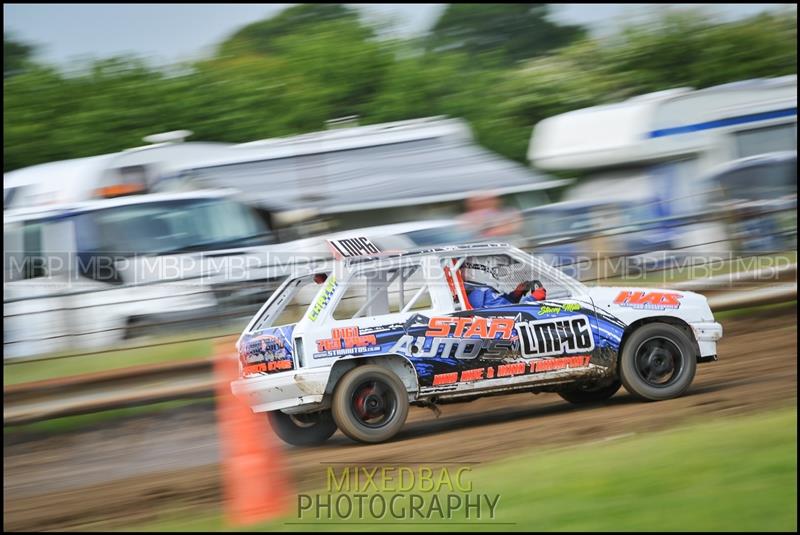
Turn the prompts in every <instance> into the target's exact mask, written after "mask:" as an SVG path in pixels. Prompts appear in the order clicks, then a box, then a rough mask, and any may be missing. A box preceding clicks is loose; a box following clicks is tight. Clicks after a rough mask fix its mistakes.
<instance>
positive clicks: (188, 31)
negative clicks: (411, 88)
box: [3, 3, 797, 65]
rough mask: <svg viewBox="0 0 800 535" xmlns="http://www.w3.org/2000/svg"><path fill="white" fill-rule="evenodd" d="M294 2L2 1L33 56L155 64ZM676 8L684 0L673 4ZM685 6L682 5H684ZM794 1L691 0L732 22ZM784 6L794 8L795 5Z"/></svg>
mask: <svg viewBox="0 0 800 535" xmlns="http://www.w3.org/2000/svg"><path fill="white" fill-rule="evenodd" d="M291 5H292V4H13V3H12V4H4V5H3V15H4V17H3V31H4V32H10V33H12V34H13V35H14V36H16V37H17V38H18V39H21V40H23V41H25V42H29V43H33V44H35V45H37V46H38V50H37V54H38V58H39V59H41V60H44V61H46V62H48V63H55V64H59V65H68V64H69V63H70V62H73V61H81V60H84V59H87V58H101V57H109V56H114V55H121V54H129V53H133V54H136V55H139V56H146V57H148V58H150V59H151V60H153V61H154V62H156V63H161V64H167V63H173V62H178V61H185V60H192V59H197V58H200V57H203V56H208V55H210V54H211V53H212V51H213V48H214V46H215V45H216V44H217V43H219V42H220V41H222V40H223V39H225V38H226V37H227V36H228V35H230V34H231V33H233V32H234V31H236V30H237V29H238V28H240V27H241V26H243V25H245V24H248V23H250V22H254V21H257V20H260V19H263V18H267V17H270V16H274V15H276V14H277V13H279V12H280V11H281V10H283V9H285V8H286V7H288V6H291ZM349 5H351V6H356V7H358V8H359V9H361V10H362V12H363V13H364V15H365V17H366V18H367V19H368V20H369V19H376V20H391V21H393V22H394V23H395V25H396V30H395V32H396V33H397V34H399V35H416V34H420V33H424V32H425V31H426V30H427V29H428V28H429V27H430V26H431V25H433V23H434V22H435V21H436V19H437V17H438V16H439V15H440V14H441V12H442V11H443V10H444V8H445V6H446V4H349ZM675 5H681V4H675ZM686 5H687V4H683V6H686ZM791 5H792V4H783V5H782V4H695V5H694V7H700V8H702V9H706V10H708V11H710V12H712V13H714V14H716V15H717V16H718V17H719V18H720V19H725V20H731V19H735V18H740V17H744V16H748V15H752V14H755V13H758V12H760V11H765V10H774V9H780V8H783V9H787V7H785V6H791ZM659 6H661V5H660V4H559V5H554V6H553V17H554V18H555V19H557V20H559V21H563V22H571V23H579V24H584V25H587V26H589V27H590V29H591V30H592V31H593V32H594V33H596V34H604V33H609V32H612V31H613V30H614V29H615V28H617V27H618V26H619V24H620V23H621V22H623V21H630V20H632V19H635V18H642V17H646V16H648V15H649V14H652V12H653V10H654V9H658V7H659ZM788 9H794V10H795V11H796V9H797V7H796V4H795V5H793V7H791V8H788Z"/></svg>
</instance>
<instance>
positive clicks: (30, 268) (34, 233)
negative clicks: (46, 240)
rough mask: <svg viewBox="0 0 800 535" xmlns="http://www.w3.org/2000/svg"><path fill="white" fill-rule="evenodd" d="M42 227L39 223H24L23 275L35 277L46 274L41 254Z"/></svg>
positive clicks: (28, 277)
mask: <svg viewBox="0 0 800 535" xmlns="http://www.w3.org/2000/svg"><path fill="white" fill-rule="evenodd" d="M42 228H43V225H42V224H41V223H26V224H25V226H24V227H23V230H22V247H23V251H24V252H23V257H22V266H23V270H24V271H23V277H24V278H26V279H36V278H39V277H45V276H47V270H45V261H44V256H43V255H42Z"/></svg>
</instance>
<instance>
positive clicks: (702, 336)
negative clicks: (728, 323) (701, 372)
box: [689, 321, 722, 362]
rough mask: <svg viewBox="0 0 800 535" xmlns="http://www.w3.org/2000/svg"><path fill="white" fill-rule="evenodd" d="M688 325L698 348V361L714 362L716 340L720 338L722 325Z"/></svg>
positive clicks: (711, 322) (708, 322)
mask: <svg viewBox="0 0 800 535" xmlns="http://www.w3.org/2000/svg"><path fill="white" fill-rule="evenodd" d="M689 325H690V326H691V327H692V332H693V333H694V337H695V339H696V340H697V345H698V346H699V347H700V355H699V357H700V358H699V360H700V361H701V362H706V361H708V360H716V356H717V340H719V339H720V338H722V325H720V324H719V323H717V322H715V321H704V322H697V323H690V324H689ZM712 357H713V358H712Z"/></svg>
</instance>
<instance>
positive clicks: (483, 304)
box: [464, 283, 536, 308]
mask: <svg viewBox="0 0 800 535" xmlns="http://www.w3.org/2000/svg"><path fill="white" fill-rule="evenodd" d="M464 289H465V290H466V291H467V299H469V304H470V305H471V306H472V308H489V307H501V306H503V305H513V304H516V303H535V302H536V299H535V298H534V297H533V296H532V295H531V294H530V293H527V294H526V295H525V296H524V297H522V299H518V298H517V299H515V296H514V295H513V292H509V293H505V294H501V293H500V292H498V291H497V290H495V289H493V288H490V287H489V286H482V285H479V284H469V283H466V284H464Z"/></svg>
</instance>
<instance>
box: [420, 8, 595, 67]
mask: <svg viewBox="0 0 800 535" xmlns="http://www.w3.org/2000/svg"><path fill="white" fill-rule="evenodd" d="M549 12H550V7H549V5H548V4H448V6H447V9H445V11H444V13H442V15H441V17H439V20H437V21H436V24H435V25H434V27H433V29H432V30H431V36H430V45H431V47H433V48H434V49H447V50H453V49H456V50H463V51H465V52H467V53H469V54H473V55H483V54H491V55H496V56H497V57H498V58H499V59H500V60H501V61H504V62H506V63H512V62H515V61H519V60H523V59H526V58H532V57H535V56H540V55H542V54H545V53H547V52H549V51H551V50H554V49H557V48H559V47H562V46H565V45H567V44H569V43H571V42H573V41H575V40H577V39H579V38H581V37H583V36H584V35H585V30H584V28H583V27H581V26H575V25H564V24H557V23H555V22H553V21H551V20H550V19H549V18H548V16H549Z"/></svg>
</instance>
